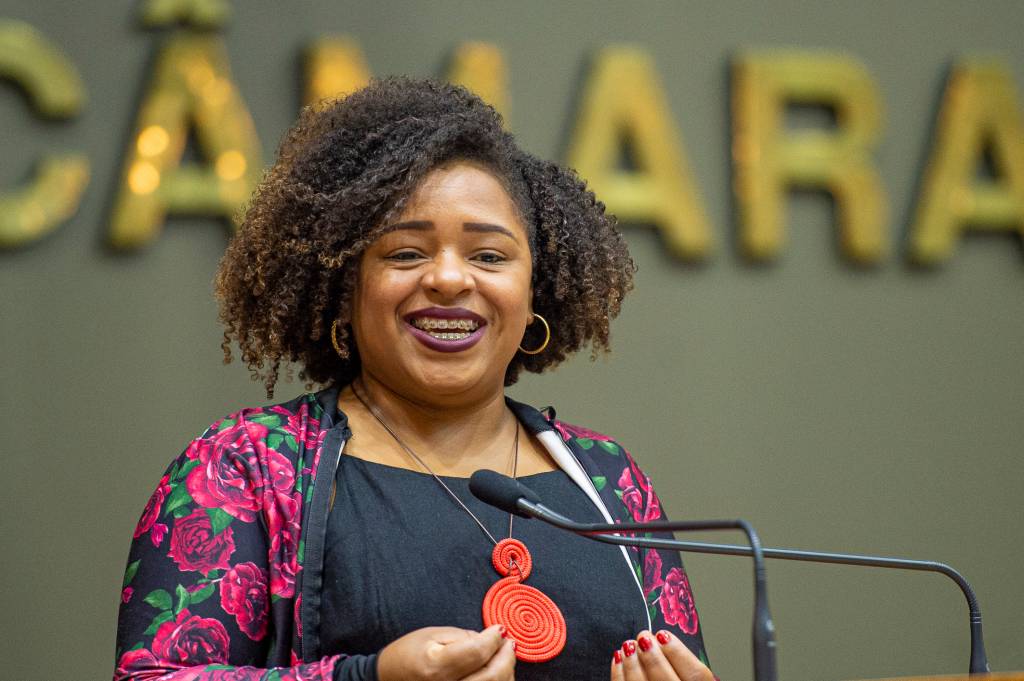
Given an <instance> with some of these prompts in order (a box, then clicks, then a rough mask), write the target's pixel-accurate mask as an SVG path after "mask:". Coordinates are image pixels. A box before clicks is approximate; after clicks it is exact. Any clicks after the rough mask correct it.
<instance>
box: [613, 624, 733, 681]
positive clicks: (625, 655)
mask: <svg viewBox="0 0 1024 681" xmlns="http://www.w3.org/2000/svg"><path fill="white" fill-rule="evenodd" d="M611 681H717V679H716V677H715V675H714V674H712V673H711V670H710V669H708V668H707V667H706V666H705V665H704V664H703V663H702V662H701V661H700V660H698V659H697V657H696V656H695V655H694V654H693V653H691V652H690V649H689V648H687V647H686V646H685V645H684V644H683V642H682V641H680V640H679V639H678V638H676V637H675V636H674V635H673V634H672V633H671V632H668V631H659V632H658V635H657V636H654V635H653V634H651V632H649V631H641V632H640V633H639V634H638V635H637V637H636V640H629V641H626V642H625V643H623V644H622V649H621V650H616V651H615V652H614V654H613V656H612V674H611Z"/></svg>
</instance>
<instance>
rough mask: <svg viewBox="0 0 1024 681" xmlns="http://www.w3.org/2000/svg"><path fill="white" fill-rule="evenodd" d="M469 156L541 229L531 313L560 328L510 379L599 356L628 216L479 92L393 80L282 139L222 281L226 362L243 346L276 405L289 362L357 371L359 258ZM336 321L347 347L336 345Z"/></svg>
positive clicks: (327, 106)
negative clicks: (234, 346)
mask: <svg viewBox="0 0 1024 681" xmlns="http://www.w3.org/2000/svg"><path fill="white" fill-rule="evenodd" d="M457 160H467V161H472V162H476V163H480V164H482V165H483V166H484V167H486V168H488V169H489V170H491V171H492V172H493V173H494V175H495V177H496V178H498V179H499V180H500V181H501V182H502V185H503V186H504V187H505V188H506V190H507V191H508V193H509V196H510V197H511V198H512V200H513V202H514V204H515V206H516V208H517V210H518V211H519V213H520V217H522V219H523V223H524V225H526V228H527V231H528V235H529V243H530V251H531V255H532V259H533V301H532V302H533V309H534V310H535V311H536V312H537V313H538V314H540V315H543V316H544V318H545V319H547V320H548V321H549V322H550V325H551V341H550V343H549V344H548V346H547V348H546V349H545V350H544V352H542V353H540V354H537V355H527V354H525V353H518V354H517V355H516V356H515V357H514V358H513V359H512V362H511V363H510V364H509V366H508V368H507V371H506V373H505V384H506V385H511V384H512V383H514V382H515V381H516V379H517V377H518V376H519V373H520V372H521V371H522V370H524V369H525V370H526V371H533V372H541V371H543V370H545V369H547V368H549V367H553V366H555V365H557V364H559V363H560V362H562V361H563V360H564V359H565V358H566V357H567V356H568V355H569V354H572V353H574V352H576V351H578V350H580V349H581V348H583V347H584V346H585V345H586V344H588V343H589V344H590V345H591V347H592V349H593V354H594V355H596V354H597V352H598V351H607V350H608V348H609V343H608V335H609V323H610V321H611V319H613V318H614V317H615V316H616V315H618V313H619V310H620V306H621V303H622V299H623V297H624V296H625V294H626V293H627V292H628V291H629V290H630V289H632V287H633V274H634V273H635V271H636V267H635V266H634V264H633V261H632V259H631V258H630V256H629V252H628V250H627V248H626V244H625V242H624V241H623V239H622V236H621V235H620V234H619V232H618V231H617V229H616V222H615V218H614V217H613V216H611V215H609V214H607V213H605V209H604V205H603V204H602V203H601V202H599V201H597V200H596V199H595V198H594V194H593V193H592V192H590V191H588V190H587V188H586V186H585V184H584V183H583V182H582V181H581V180H580V179H579V177H577V176H576V174H575V173H574V172H573V171H571V170H568V169H566V168H563V167H561V166H559V165H557V164H555V163H551V162H546V161H542V160H539V159H537V158H535V157H534V156H531V155H530V154H528V153H526V152H524V151H522V150H521V149H519V147H518V146H517V145H516V143H515V140H514V139H513V137H512V135H510V134H509V133H507V132H506V131H504V130H503V128H502V120H501V116H500V115H499V114H498V113H497V112H496V111H495V110H494V109H493V108H491V107H490V106H488V105H487V104H485V103H484V102H483V101H482V100H481V99H480V98H479V97H477V96H476V95H474V94H472V93H470V92H469V91H467V90H466V89H464V88H462V87H458V86H455V85H449V84H443V83H439V82H435V81H431V80H413V79H409V78H387V79H382V80H375V81H373V82H372V83H371V84H370V85H369V86H367V87H366V88H364V89H362V90H359V91H357V92H355V93H353V94H351V95H349V96H348V97H345V98H344V99H340V100H335V101H329V102H325V103H322V104H320V105H318V106H313V107H307V108H306V109H304V110H303V112H302V114H301V115H300V117H299V120H298V122H297V123H296V124H295V126H294V127H293V128H292V129H291V130H290V131H289V132H288V133H287V135H286V136H285V138H284V140H283V141H282V143H281V146H280V149H279V152H278V157H277V161H276V163H275V164H274V165H273V167H272V168H270V170H268V171H267V173H266V175H265V176H264V178H263V180H262V182H261V183H260V186H259V187H258V188H257V190H256V192H255V194H254V195H253V198H252V199H251V201H250V204H249V206H248V209H247V211H246V214H245V218H244V221H243V224H242V227H241V229H240V230H239V232H238V233H237V234H236V235H235V237H234V238H233V239H232V241H231V243H230V244H229V245H228V248H227V251H226V252H225V254H224V257H223V259H222V260H221V263H220V268H219V270H218V272H217V276H216V279H215V291H216V295H217V298H218V300H219V301H220V318H221V321H222V322H223V324H224V343H223V348H224V360H225V362H230V361H231V350H230V343H231V341H232V340H234V341H237V342H238V345H239V347H240V348H241V357H242V361H243V362H245V363H246V364H247V366H248V367H249V370H250V371H251V372H252V374H253V379H254V380H259V379H262V380H263V383H264V385H265V386H266V389H267V396H268V398H269V397H272V396H273V392H274V386H275V384H276V383H277V380H278V375H279V372H280V369H281V363H282V361H284V362H286V363H295V364H298V365H299V366H300V367H302V370H301V373H300V378H301V379H303V380H305V381H306V382H307V383H309V384H310V386H312V384H315V383H318V384H325V385H327V384H337V385H345V384H347V383H348V382H350V381H351V380H352V379H353V378H355V377H356V376H357V375H358V373H359V370H360V360H359V352H358V348H356V347H355V346H354V343H352V340H351V339H352V329H351V326H350V325H349V321H350V319H351V313H352V308H353V300H352V296H353V292H354V290H355V284H356V281H357V274H358V268H359V263H360V260H361V257H362V254H363V252H364V251H365V249H366V248H367V246H368V245H369V244H371V243H372V242H373V241H374V240H375V238H376V237H377V234H378V233H379V231H380V229H381V227H382V226H383V225H385V224H386V223H387V222H388V221H389V220H390V219H392V218H393V217H395V216H396V215H398V214H399V213H400V212H401V211H402V209H403V207H404V205H405V202H406V200H407V199H408V197H409V196H410V194H411V193H412V191H413V190H414V189H415V188H416V187H417V185H418V183H419V182H420V181H421V180H422V178H423V177H424V176H425V175H426V174H427V173H428V172H430V171H431V170H432V169H434V168H436V167H438V166H439V165H442V164H445V163H448V162H452V161H457ZM335 320H337V321H338V327H337V331H338V333H337V341H338V345H339V346H340V349H341V351H342V352H341V353H338V352H336V351H335V349H334V347H333V345H332V342H331V328H332V325H333V324H334V322H335ZM540 327H541V325H540V324H531V325H530V326H529V327H528V329H527V333H526V337H525V338H524V340H523V343H524V347H537V346H539V345H540V343H541V342H542V341H543V335H542V334H543V330H542V329H541V328H540ZM286 366H287V365H286Z"/></svg>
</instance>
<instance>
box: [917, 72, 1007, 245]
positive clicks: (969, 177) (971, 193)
mask: <svg viewBox="0 0 1024 681" xmlns="http://www.w3.org/2000/svg"><path fill="white" fill-rule="evenodd" d="M986 148H987V149H988V150H989V151H990V152H991V158H992V161H993V165H994V169H995V172H996V178H995V181H982V180H977V179H975V171H976V170H977V168H978V165H979V163H980V162H981V159H982V157H983V154H984V152H985V150H986ZM968 227H970V228H973V229H979V230H1015V231H1017V232H1018V233H1019V234H1020V235H1021V236H1022V237H1024V124H1022V123H1021V111H1020V109H1019V108H1018V102H1017V97H1016V94H1015V93H1014V87H1013V79H1012V78H1011V76H1010V73H1009V71H1008V69H1007V68H1006V66H1005V65H1004V64H1002V63H998V62H995V63H993V62H978V61H968V62H966V63H963V64H959V65H957V66H955V67H954V69H953V71H952V74H951V75H950V78H949V84H948V86H947V87H946V93H945V96H944V98H943V102H942V109H941V111H940V112H939V122H938V126H937V129H936V140H935V146H934V149H933V150H932V154H931V158H930V160H929V163H928V167H927V169H926V170H925V179H924V184H923V188H922V191H921V200H920V204H919V205H918V207H917V215H916V218H915V220H914V227H913V231H912V235H911V243H910V249H911V255H912V256H913V257H914V258H915V259H917V260H918V261H920V262H922V263H937V262H940V261H942V260H945V259H947V258H949V257H950V256H951V255H952V254H953V247H954V246H955V244H956V240H957V239H958V238H959V236H960V232H961V230H963V229H965V228H968Z"/></svg>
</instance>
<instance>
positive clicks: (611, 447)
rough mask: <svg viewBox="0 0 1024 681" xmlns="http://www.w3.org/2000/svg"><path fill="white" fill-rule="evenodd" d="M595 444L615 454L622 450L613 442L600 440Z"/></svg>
mask: <svg viewBox="0 0 1024 681" xmlns="http://www.w3.org/2000/svg"><path fill="white" fill-rule="evenodd" d="M597 444H598V445H600V446H601V449H603V450H605V451H606V452H608V453H609V454H613V455H615V456H618V455H619V454H620V453H621V452H622V450H621V449H620V448H619V446H618V445H617V444H615V443H614V442H605V441H604V440H601V441H600V442H598V443H597Z"/></svg>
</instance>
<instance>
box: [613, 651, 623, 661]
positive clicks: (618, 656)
mask: <svg viewBox="0 0 1024 681" xmlns="http://www.w3.org/2000/svg"><path fill="white" fill-rule="evenodd" d="M612 660H613V661H614V662H615V664H622V653H620V652H619V651H618V650H616V651H615V652H614V653H612Z"/></svg>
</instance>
